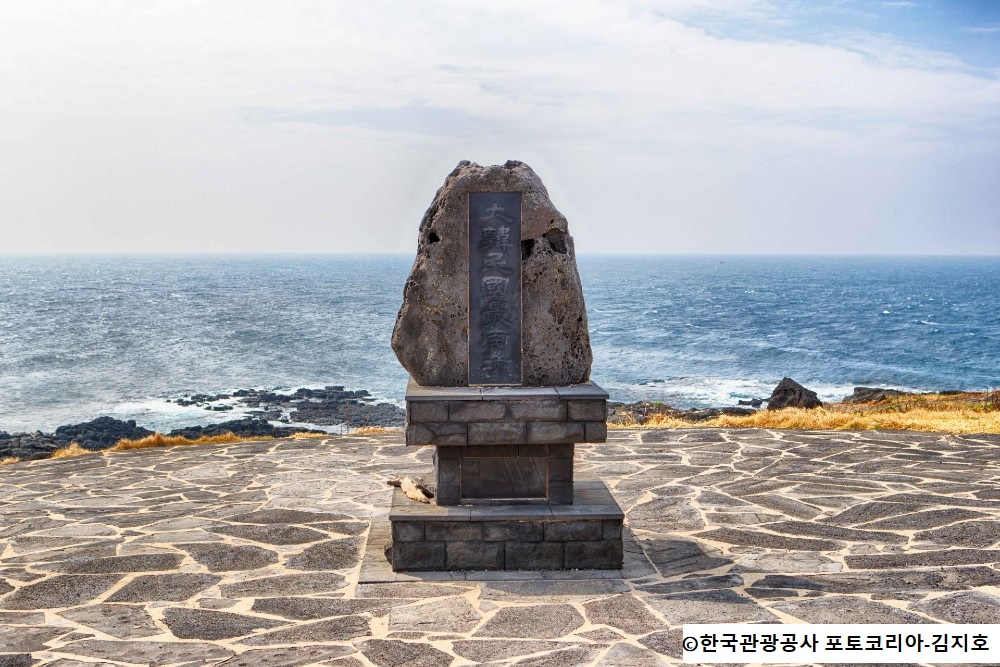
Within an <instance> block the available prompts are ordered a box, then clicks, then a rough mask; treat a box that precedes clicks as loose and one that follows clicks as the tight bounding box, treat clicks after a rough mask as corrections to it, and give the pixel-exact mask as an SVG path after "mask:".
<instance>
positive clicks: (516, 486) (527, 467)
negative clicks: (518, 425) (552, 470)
mask: <svg viewBox="0 0 1000 667" xmlns="http://www.w3.org/2000/svg"><path fill="white" fill-rule="evenodd" d="M547 481H548V459H546V458H545V457H541V456H539V457H534V456H532V457H527V456H516V457H514V456H512V457H504V458H492V457H484V458H469V459H463V460H462V498H544V497H545V494H546V491H547V489H546V486H547Z"/></svg>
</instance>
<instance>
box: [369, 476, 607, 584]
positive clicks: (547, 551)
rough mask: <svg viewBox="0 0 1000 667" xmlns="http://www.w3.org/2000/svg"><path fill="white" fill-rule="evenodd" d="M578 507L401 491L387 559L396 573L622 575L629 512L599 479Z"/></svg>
mask: <svg viewBox="0 0 1000 667" xmlns="http://www.w3.org/2000/svg"><path fill="white" fill-rule="evenodd" d="M574 489H575V495H576V497H577V504H575V505H556V504H550V505H451V506H440V505H434V504H429V505H428V504H422V503H415V502H413V501H411V500H409V499H408V498H406V496H405V495H404V494H403V493H402V491H400V490H399V489H396V492H395V493H394V494H393V498H392V510H391V511H390V513H389V521H390V523H391V525H392V540H391V542H390V546H389V549H388V551H387V555H388V557H389V561H390V562H391V564H392V569H393V570H395V571H435V570H617V569H619V568H621V567H622V555H623V549H622V521H623V520H624V518H625V515H624V513H623V512H622V510H621V508H620V507H619V506H618V503H616V502H615V500H614V498H613V497H612V496H611V492H610V491H609V490H608V488H607V486H606V485H605V484H604V483H603V482H601V481H600V480H596V479H584V480H577V481H576V482H575V483H574Z"/></svg>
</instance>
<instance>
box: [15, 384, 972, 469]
mask: <svg viewBox="0 0 1000 667" xmlns="http://www.w3.org/2000/svg"><path fill="white" fill-rule="evenodd" d="M932 393H937V394H958V393H962V392H960V391H958V390H945V391H939V392H932ZM919 395H920V394H910V393H907V392H903V391H899V390H896V389H882V388H876V387H855V389H854V393H853V394H851V395H850V396H847V397H845V398H844V399H843V400H842V402H843V403H855V404H859V403H872V404H875V403H879V402H884V401H887V400H890V399H893V398H899V397H905V396H919ZM174 402H175V403H177V404H179V405H182V406H198V407H202V408H204V409H205V410H210V411H213V412H228V411H231V410H235V409H236V408H237V407H238V408H240V409H246V408H250V410H249V411H248V413H247V416H245V417H242V418H240V419H234V420H230V421H225V422H222V423H219V424H211V425H208V426H187V427H182V428H178V429H174V430H172V431H170V432H169V433H167V434H165V435H168V436H182V437H185V438H188V439H191V440H196V439H198V438H200V437H205V436H214V435H223V434H227V433H232V434H233V435H236V436H239V437H246V438H253V437H275V438H281V437H288V436H290V435H292V434H294V433H302V432H312V433H324V432H327V430H328V428H329V427H332V426H339V427H348V428H352V427H361V426H381V427H400V426H403V424H404V423H405V418H406V413H405V412H404V411H403V410H402V409H401V408H400V407H399V406H397V405H394V404H392V403H385V402H382V403H379V402H377V401H376V399H375V398H374V397H372V395H371V394H370V393H369V392H367V391H365V390H348V389H345V388H344V387H341V386H327V387H324V388H323V389H307V388H304V387H303V388H300V389H297V390H295V391H294V392H291V393H280V392H275V391H269V390H261V389H241V390H239V391H235V392H233V393H231V394H194V395H191V396H186V397H183V398H180V399H177V400H175V401H174ZM739 403H740V406H731V407H713V408H700V409H691V410H681V409H678V408H674V407H671V406H669V405H666V404H664V403H657V402H652V401H639V402H636V403H619V402H609V403H608V423H611V424H630V425H631V424H635V425H642V424H644V423H645V422H646V421H648V420H649V419H650V418H651V417H653V416H655V415H667V416H669V417H675V418H677V419H682V420H684V421H688V422H693V423H697V422H703V421H707V420H709V419H713V418H715V417H718V416H720V415H751V414H754V413H755V412H757V409H759V408H760V407H761V405H762V404H764V403H767V409H768V410H775V409H780V408H783V407H793V406H794V407H807V408H808V407H820V406H822V403H821V402H820V401H819V400H818V398H817V397H816V393H815V392H813V391H810V390H809V389H806V388H805V387H803V386H802V385H800V384H798V383H797V382H795V381H794V380H792V379H790V378H784V379H782V380H781V382H779V383H778V386H777V387H775V389H774V391H773V392H772V393H771V396H770V397H768V398H758V399H750V400H746V401H743V400H741V401H739ZM274 422H277V424H287V426H285V425H276V424H275V423H274ZM310 426H319V427H327V429H314V428H310ZM153 434H154V431H151V430H149V429H147V428H143V427H142V426H139V425H137V424H136V422H135V420H128V421H122V420H120V419H114V418H112V417H98V418H96V419H93V420H91V421H88V422H83V423H80V424H69V425H65V426H60V427H59V428H57V429H56V430H55V432H53V433H42V432H40V431H36V432H34V433H14V434H11V433H7V432H5V431H0V460H2V459H5V458H9V457H16V458H17V459H20V460H22V461H31V460H36V459H43V458H47V457H49V456H51V455H52V453H53V452H54V451H56V450H57V449H60V448H62V447H66V446H67V445H69V444H70V443H73V442H75V443H77V444H79V445H80V446H81V447H83V448H84V449H88V450H92V451H100V450H103V449H108V448H109V447H113V446H114V445H115V444H116V443H117V442H118V441H119V440H122V439H126V438H127V439H129V440H138V439H141V438H145V437H147V436H150V435H153Z"/></svg>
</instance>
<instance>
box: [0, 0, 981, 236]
mask: <svg viewBox="0 0 1000 667" xmlns="http://www.w3.org/2000/svg"><path fill="white" fill-rule="evenodd" d="M463 159H467V160H472V161H473V162H478V163H480V164H501V163H503V162H504V161H506V160H507V159H517V160H522V161H524V162H526V163H528V164H529V165H531V166H532V168H533V169H534V170H535V171H536V172H537V173H538V174H539V176H540V177H541V178H542V180H543V182H544V183H545V184H546V187H547V188H548V190H549V194H550V196H551V198H552V201H553V203H554V204H555V205H556V206H557V207H558V208H559V210H560V211H561V212H562V213H563V214H564V215H566V216H567V218H568V219H569V225H570V232H571V233H572V234H573V236H574V238H575V239H576V248H577V252H578V253H726V254H731V253H740V254H742V253H751V254H755V253H767V254H774V253H780V254H799V253H818V254H841V253H843V254H987V255H1000V0H979V1H972V0H968V1H963V0H912V1H906V2H904V1H891V2H887V1H870V0H742V1H740V0H634V1H630V2H629V1H614V2H602V1H597V0H574V2H549V1H546V0H525V1H518V0H510V1H502V2H500V1H498V2H455V1H452V0H435V1H434V2H398V1H397V2H380V1H377V0H366V1H365V2H336V1H330V0H322V1H320V0H281V1H280V2H279V1H277V0H272V1H270V2H263V1H254V0H212V2H202V1H199V2H191V1H185V0H171V1H163V2H161V1H154V0H127V1H126V0H120V1H112V0H103V1H101V2H95V1H93V0H66V1H53V0H0V254H19V253H289V252H313V253H354V252H368V253H413V252H414V251H415V249H416V232H417V226H418V224H419V222H420V218H421V216H422V215H423V212H424V210H425V209H426V208H427V206H428V205H429V204H430V202H431V200H432V198H433V196H434V193H435V191H436V190H437V188H438V187H440V185H441V184H442V182H443V181H444V178H445V176H447V174H448V173H449V172H450V171H451V170H452V169H453V168H454V166H455V165H456V164H457V163H458V162H459V161H460V160H463Z"/></svg>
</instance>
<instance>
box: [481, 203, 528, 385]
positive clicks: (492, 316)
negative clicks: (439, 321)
mask: <svg viewBox="0 0 1000 667" xmlns="http://www.w3.org/2000/svg"><path fill="white" fill-rule="evenodd" d="M469 384H470V385H477V384H479V385H519V384H521V193H520V192H470V193H469Z"/></svg>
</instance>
